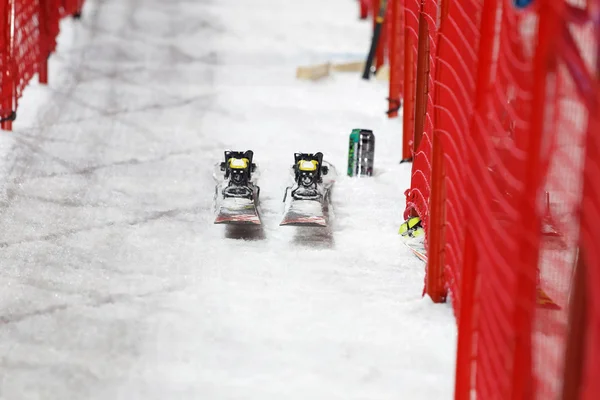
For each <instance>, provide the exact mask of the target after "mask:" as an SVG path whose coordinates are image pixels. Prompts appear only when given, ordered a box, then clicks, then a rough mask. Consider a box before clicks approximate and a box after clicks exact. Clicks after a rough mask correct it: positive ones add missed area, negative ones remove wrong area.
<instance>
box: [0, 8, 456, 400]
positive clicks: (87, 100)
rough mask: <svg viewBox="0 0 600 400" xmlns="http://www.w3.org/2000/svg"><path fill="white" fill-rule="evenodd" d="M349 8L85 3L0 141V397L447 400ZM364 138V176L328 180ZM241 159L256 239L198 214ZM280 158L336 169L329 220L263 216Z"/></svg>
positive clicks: (284, 167) (446, 345) (448, 356)
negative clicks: (320, 68)
mask: <svg viewBox="0 0 600 400" xmlns="http://www.w3.org/2000/svg"><path fill="white" fill-rule="evenodd" d="M357 14H358V10H357V4H356V2H355V1H350V0H328V1H322V0H302V1H292V0H288V1H272V0H253V1H245V0H212V1H210V0H204V1H202V0H201V1H187V0H169V1H164V0H87V2H86V6H85V8H84V15H83V19H82V20H81V21H71V20H68V21H64V22H63V24H62V33H61V37H60V42H59V47H58V52H57V53H56V54H55V55H53V57H52V59H51V63H50V67H51V76H50V85H49V86H47V87H43V86H39V85H35V84H34V85H33V86H30V87H29V88H28V89H27V90H26V91H25V95H24V97H23V99H22V101H21V106H20V109H19V117H18V120H17V122H16V124H15V130H14V132H13V133H3V134H2V135H1V139H0V148H1V149H2V152H3V155H2V164H1V168H0V172H1V174H2V178H1V182H2V190H1V194H2V197H1V199H0V200H1V210H0V211H1V213H0V262H1V268H0V285H1V286H2V290H1V291H0V398H2V399H18V400H25V399H45V400H52V399H57V400H65V399H111V400H113V399H123V400H133V399H144V400H150V399H156V400H159V399H160V400H164V399H207V400H211V399H243V400H248V399H256V400H267V399H277V400H281V399H298V400H306V399H324V400H332V399H344V400H349V399H406V400H418V399H450V398H451V397H452V388H453V376H454V371H453V370H454V351H455V340H456V330H455V322H454V318H453V316H452V312H451V308H450V307H449V306H448V305H433V304H431V302H430V301H429V300H428V299H427V298H422V297H421V291H422V287H423V277H424V268H423V265H422V264H421V263H420V262H419V261H418V260H417V259H416V258H414V257H413V256H412V255H411V254H409V253H408V251H407V250H406V249H405V248H404V247H403V246H402V244H401V242H400V241H399V238H398V235H397V229H398V226H399V224H400V223H401V222H402V210H403V207H404V204H403V203H404V196H403V191H404V190H405V189H406V188H407V187H408V183H409V170H410V166H409V165H399V164H398V161H399V160H400V150H401V147H400V146H401V135H400V131H401V127H400V122H399V120H391V121H390V120H387V118H386V116H385V113H384V109H385V103H386V102H385V97H386V86H385V84H383V83H381V82H375V81H370V82H366V81H362V80H361V79H360V76H359V74H346V75H342V74H337V75H334V76H332V77H330V78H328V79H325V80H323V81H320V82H305V81H297V80H296V79H295V68H296V66H298V65H302V64H311V63H315V62H323V61H346V60H357V59H362V58H363V57H364V56H365V53H366V51H367V48H368V45H369V36H370V33H369V30H370V23H369V22H366V21H358V18H357ZM357 127H358V128H370V129H373V130H374V132H375V135H376V138H377V144H376V156H375V163H376V165H375V167H376V170H377V173H376V175H375V176H374V177H372V178H369V179H351V178H348V177H346V176H345V175H344V170H345V167H346V154H347V143H348V142H347V141H348V135H349V134H350V131H351V129H352V128H357ZM225 149H233V150H246V149H252V150H254V152H255V157H256V161H257V162H258V164H259V166H260V168H261V170H262V175H261V181H260V186H261V189H262V190H261V197H262V218H263V223H264V227H263V229H262V230H257V231H250V232H249V231H243V230H239V229H228V228H226V227H224V226H220V225H214V224H213V218H214V217H213V214H212V201H213V193H214V186H213V179H212V176H211V173H212V170H213V165H214V164H215V163H216V162H219V161H220V160H221V158H222V157H223V151H224V150H225ZM295 151H304V152H316V151H322V152H323V153H324V154H325V158H326V159H327V160H328V161H330V162H332V163H333V164H334V165H336V166H337V168H338V171H339V172H340V175H341V176H340V179H339V181H338V182H337V183H336V187H335V191H334V194H333V202H334V203H333V206H334V211H335V220H334V222H333V225H332V227H331V229H324V230H323V229H321V230H319V229H299V228H295V227H279V220H280V216H281V211H282V207H283V203H282V197H283V193H284V189H285V186H286V184H287V183H288V181H287V179H288V171H289V167H290V165H291V163H292V161H293V153H294V152H295Z"/></svg>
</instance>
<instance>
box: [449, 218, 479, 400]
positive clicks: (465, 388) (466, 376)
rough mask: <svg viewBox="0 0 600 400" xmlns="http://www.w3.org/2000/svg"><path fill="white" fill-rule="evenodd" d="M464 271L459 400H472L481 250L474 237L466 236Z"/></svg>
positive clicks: (456, 395) (457, 376) (456, 388)
mask: <svg viewBox="0 0 600 400" xmlns="http://www.w3.org/2000/svg"><path fill="white" fill-rule="evenodd" d="M463 263H464V266H463V269H462V280H461V287H460V308H459V310H460V312H459V315H458V343H457V348H456V374H455V377H454V379H455V384H454V399H455V400H471V398H472V396H471V390H472V388H473V379H474V377H475V371H473V368H472V367H473V359H472V358H473V336H474V335H475V326H476V325H475V324H476V321H475V312H474V309H475V298H476V292H475V291H476V289H477V276H478V272H477V249H476V247H475V242H474V239H473V235H472V233H471V232H470V231H469V230H467V232H465V245H464V253H463Z"/></svg>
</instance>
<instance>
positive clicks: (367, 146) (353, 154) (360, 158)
mask: <svg viewBox="0 0 600 400" xmlns="http://www.w3.org/2000/svg"><path fill="white" fill-rule="evenodd" d="M374 161H375V135H374V134H373V131H371V130H368V129H353V130H352V133H350V144H349V146H348V176H371V175H373V163H374Z"/></svg>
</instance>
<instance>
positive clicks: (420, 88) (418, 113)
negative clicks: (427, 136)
mask: <svg viewBox="0 0 600 400" xmlns="http://www.w3.org/2000/svg"><path fill="white" fill-rule="evenodd" d="M418 46H419V47H418V52H417V77H416V78H417V84H416V97H415V128H414V139H413V154H416V153H417V150H418V148H419V145H420V144H421V139H422V138H423V130H424V129H425V114H426V113H427V95H428V91H429V24H428V23H427V20H426V19H425V13H424V12H423V3H421V11H420V12H419V44H418Z"/></svg>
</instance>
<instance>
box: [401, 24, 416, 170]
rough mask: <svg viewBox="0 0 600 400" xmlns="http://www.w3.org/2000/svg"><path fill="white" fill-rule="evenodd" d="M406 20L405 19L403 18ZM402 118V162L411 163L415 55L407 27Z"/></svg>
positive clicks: (405, 31)
mask: <svg viewBox="0 0 600 400" xmlns="http://www.w3.org/2000/svg"><path fill="white" fill-rule="evenodd" d="M405 20H406V18H405ZM404 43H405V44H404V96H403V97H404V116H403V121H402V122H403V124H402V161H412V158H413V155H414V154H413V152H412V149H411V145H410V142H411V141H412V140H413V129H414V123H413V119H414V116H415V67H414V60H415V53H414V51H413V38H412V36H411V35H410V31H409V30H408V27H405V28H404Z"/></svg>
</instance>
